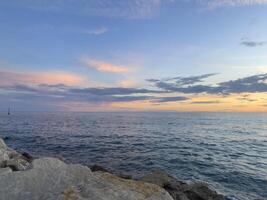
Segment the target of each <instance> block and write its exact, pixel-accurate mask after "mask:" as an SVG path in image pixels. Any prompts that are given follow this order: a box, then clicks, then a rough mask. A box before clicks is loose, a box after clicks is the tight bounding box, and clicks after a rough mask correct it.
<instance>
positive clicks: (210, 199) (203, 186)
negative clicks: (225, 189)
mask: <svg viewBox="0 0 267 200" xmlns="http://www.w3.org/2000/svg"><path fill="white" fill-rule="evenodd" d="M185 193H186V194H188V195H187V196H192V195H193V196H198V197H199V198H202V199H204V200H223V199H224V196H223V195H220V194H218V193H217V192H216V191H215V190H213V189H211V187H210V186H209V185H208V184H207V183H204V182H194V183H191V184H189V185H188V188H187V190H186V191H185ZM190 199H191V200H193V199H194V198H190Z"/></svg>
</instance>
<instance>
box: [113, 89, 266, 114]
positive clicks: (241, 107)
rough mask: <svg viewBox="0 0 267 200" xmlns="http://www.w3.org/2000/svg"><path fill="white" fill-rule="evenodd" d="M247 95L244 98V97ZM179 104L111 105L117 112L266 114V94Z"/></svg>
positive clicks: (202, 97) (205, 97)
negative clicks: (231, 112)
mask: <svg viewBox="0 0 267 200" xmlns="http://www.w3.org/2000/svg"><path fill="white" fill-rule="evenodd" d="M246 95H249V96H247V97H245V98H244V96H246ZM191 98H192V99H190V100H187V101H179V102H168V103H167V102H166V103H151V102H150V101H138V102H123V103H117V102H116V103H112V104H111V107H112V108H113V109H114V108H116V109H118V110H120V109H121V110H127V109H129V110H136V111H142V110H145V111H154V110H155V111H157V110H158V111H164V110H169V111H181V112H186V111H207V112H230V111H233V112H267V93H251V94H248V93H246V94H234V95H229V96H225V97H222V96H218V95H198V96H193V97H191Z"/></svg>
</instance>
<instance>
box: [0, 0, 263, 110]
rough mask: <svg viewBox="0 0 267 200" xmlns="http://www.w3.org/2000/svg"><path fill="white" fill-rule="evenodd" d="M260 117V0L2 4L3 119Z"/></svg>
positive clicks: (1, 0)
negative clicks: (40, 115)
mask: <svg viewBox="0 0 267 200" xmlns="http://www.w3.org/2000/svg"><path fill="white" fill-rule="evenodd" d="M8 107H10V108H11V110H15V111H161V110H167V111H169V110H171V111H261V112H267V0H12V1H11V0H0V111H6V110H7V108H8Z"/></svg>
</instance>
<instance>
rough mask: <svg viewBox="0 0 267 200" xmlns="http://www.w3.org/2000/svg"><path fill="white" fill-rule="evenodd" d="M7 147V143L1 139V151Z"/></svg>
mask: <svg viewBox="0 0 267 200" xmlns="http://www.w3.org/2000/svg"><path fill="white" fill-rule="evenodd" d="M6 148H7V146H6V143H5V142H4V140H3V139H1V138H0V149H6Z"/></svg>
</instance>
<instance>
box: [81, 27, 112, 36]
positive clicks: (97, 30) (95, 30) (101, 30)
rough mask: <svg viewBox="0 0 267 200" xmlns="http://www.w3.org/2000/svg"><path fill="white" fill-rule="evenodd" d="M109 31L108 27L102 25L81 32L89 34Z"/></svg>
mask: <svg viewBox="0 0 267 200" xmlns="http://www.w3.org/2000/svg"><path fill="white" fill-rule="evenodd" d="M107 31H108V29H107V28H106V27H100V28H95V29H86V30H82V31H81V33H83V34H89V35H101V34H104V33H106V32H107Z"/></svg>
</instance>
